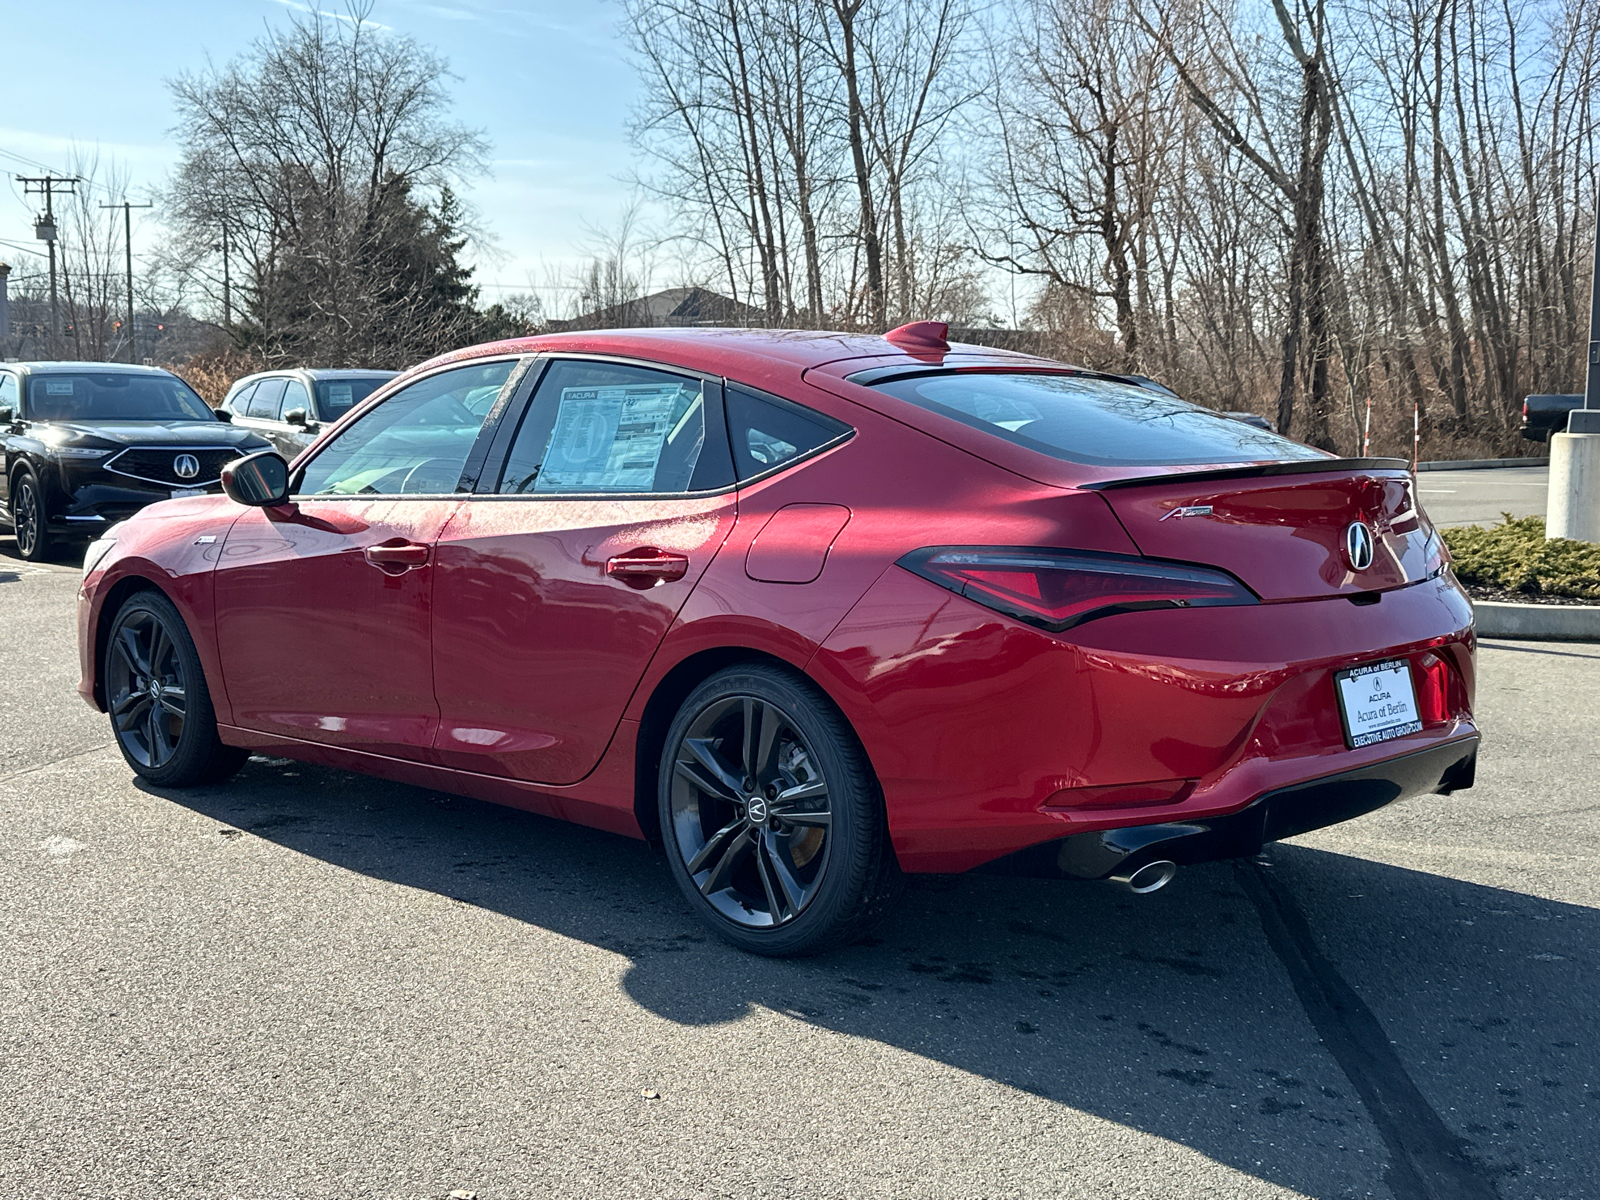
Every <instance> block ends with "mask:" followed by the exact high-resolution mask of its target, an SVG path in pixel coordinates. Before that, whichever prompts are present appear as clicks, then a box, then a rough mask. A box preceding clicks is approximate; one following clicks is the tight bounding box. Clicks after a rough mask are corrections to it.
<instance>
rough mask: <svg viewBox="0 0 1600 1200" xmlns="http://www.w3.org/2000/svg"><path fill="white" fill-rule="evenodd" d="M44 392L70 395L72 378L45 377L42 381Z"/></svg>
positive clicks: (49, 394) (46, 393)
mask: <svg viewBox="0 0 1600 1200" xmlns="http://www.w3.org/2000/svg"><path fill="white" fill-rule="evenodd" d="M44 394H45V395H46V396H70V395H72V380H70V379H46V380H45V381H44Z"/></svg>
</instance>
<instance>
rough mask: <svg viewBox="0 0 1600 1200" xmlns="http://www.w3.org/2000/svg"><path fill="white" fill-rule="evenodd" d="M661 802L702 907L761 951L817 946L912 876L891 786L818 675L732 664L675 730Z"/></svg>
mask: <svg viewBox="0 0 1600 1200" xmlns="http://www.w3.org/2000/svg"><path fill="white" fill-rule="evenodd" d="M658 779H659V782H658V787H657V804H658V810H659V814H660V818H661V831H662V840H663V842H664V843H665V845H666V851H667V861H668V863H669V865H670V866H671V869H672V875H673V878H674V879H675V880H676V881H677V884H678V887H679V889H680V890H681V891H682V892H683V894H684V897H685V898H686V899H687V900H688V901H689V905H690V907H691V908H693V909H694V911H695V913H696V915H698V916H699V917H700V919H701V920H703V921H704V922H705V923H706V924H707V925H709V926H710V927H711V928H712V929H713V930H714V931H715V932H716V933H717V934H718V936H720V937H722V938H725V939H726V940H727V941H729V942H731V943H733V944H734V945H735V946H738V947H739V948H740V949H743V950H749V951H752V952H754V953H756V954H765V955H772V956H775V957H778V956H781V957H788V956H798V955H806V954H818V953H821V952H822V951H824V950H828V949H831V948H833V947H835V946H839V945H844V944H846V943H848V942H852V941H855V940H857V939H858V938H861V937H863V936H864V935H865V934H866V933H868V932H869V931H870V930H871V929H872V928H873V927H874V926H876V925H877V924H878V923H879V922H880V921H881V920H882V919H883V918H884V917H885V916H886V915H887V914H888V911H889V909H890V907H891V905H892V903H893V901H894V899H895V898H896V896H898V895H899V892H900V888H901V884H902V880H901V876H900V870H899V866H898V864H897V863H896V862H895V857H894V851H893V849H892V847H891V846H890V844H889V833H888V823H887V820H886V819H885V814H884V807H883V795H882V792H881V790H880V789H879V787H878V781H877V777H876V776H875V775H874V774H873V772H872V766H871V764H870V763H869V762H868V761H867V756H866V752H865V751H864V750H863V749H862V748H861V743H860V742H859V741H858V740H857V739H856V736H855V733H854V731H852V730H851V728H850V726H849V724H848V723H847V722H846V721H845V719H844V718H843V717H842V716H841V715H840V714H839V712H838V710H837V709H835V708H834V707H833V705H832V704H831V703H830V702H829V701H828V699H827V697H826V696H824V695H823V694H822V693H821V692H820V691H819V690H818V689H817V688H816V687H815V686H814V685H813V684H812V683H810V682H809V681H808V680H806V679H805V678H803V677H801V676H798V675H794V674H791V673H790V672H788V671H784V670H781V669H779V668H775V667H770V666H765V665H750V666H743V667H732V668H729V669H728V670H725V671H721V672H718V673H717V674H716V675H713V676H712V677H711V678H709V679H707V680H706V681H705V682H704V683H702V684H701V685H700V686H699V687H697V688H696V689H695V690H694V691H693V692H691V693H690V694H689V696H688V698H687V699H685V700H684V702H683V705H682V707H681V708H680V709H679V710H678V715H677V717H676V718H675V719H674V720H673V722H672V725H671V726H670V727H669V728H668V730H667V737H666V744H665V746H664V747H663V750H662V756H661V764H660V772H659V777H658Z"/></svg>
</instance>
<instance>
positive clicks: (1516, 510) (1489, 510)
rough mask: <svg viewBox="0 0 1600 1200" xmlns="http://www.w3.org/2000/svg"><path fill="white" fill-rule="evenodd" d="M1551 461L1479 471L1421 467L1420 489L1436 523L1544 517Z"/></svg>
mask: <svg viewBox="0 0 1600 1200" xmlns="http://www.w3.org/2000/svg"><path fill="white" fill-rule="evenodd" d="M1549 489H1550V465H1549V462H1548V461H1546V462H1544V463H1541V464H1540V465H1539V466H1536V467H1489V468H1485V469H1483V470H1476V471H1419V472H1418V473H1417V491H1418V492H1419V493H1420V494H1421V497H1422V506H1423V508H1425V509H1427V511H1428V515H1429V516H1430V517H1432V518H1433V522H1434V524H1436V525H1498V524H1499V523H1500V520H1501V518H1502V517H1503V516H1504V515H1505V514H1506V513H1510V514H1511V515H1512V516H1513V517H1542V516H1544V515H1545V507H1546V498H1547V496H1548V494H1549Z"/></svg>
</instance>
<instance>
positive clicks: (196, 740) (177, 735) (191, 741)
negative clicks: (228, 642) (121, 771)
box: [101, 591, 249, 788]
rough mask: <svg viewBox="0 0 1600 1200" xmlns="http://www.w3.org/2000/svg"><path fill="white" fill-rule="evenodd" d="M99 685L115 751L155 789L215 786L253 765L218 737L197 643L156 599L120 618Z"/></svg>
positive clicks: (140, 601)
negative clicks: (103, 692)
mask: <svg viewBox="0 0 1600 1200" xmlns="http://www.w3.org/2000/svg"><path fill="white" fill-rule="evenodd" d="M101 678H102V679H103V680H104V681H105V697H106V709H107V711H108V712H109V713H110V714H111V730H112V733H113V734H114V735H115V737H116V739H117V748H118V749H119V750H121V751H122V757H123V758H124V759H126V760H127V763H128V765H129V766H130V767H132V768H133V769H134V770H135V771H136V772H137V773H138V774H139V775H140V776H142V777H143V778H145V779H147V780H149V781H150V782H151V783H153V784H155V785H156V786H157V787H171V788H184V787H195V786H198V785H200V784H206V783H218V782H220V781H222V780H224V779H226V778H227V777H228V776H230V775H232V774H233V773H234V772H235V771H237V770H238V769H239V768H240V767H242V766H243V765H244V763H245V760H246V759H247V758H248V757H249V752H248V751H245V750H240V749H237V748H236V747H233V746H225V745H223V744H222V740H221V739H220V738H219V737H218V736H217V714H216V710H215V709H214V708H213V707H212V704H211V693H210V691H209V689H207V687H206V677H205V672H204V671H203V670H202V669H201V666H200V655H199V653H198V652H197V651H196V650H195V648H194V639H193V638H191V637H190V636H189V630H188V628H187V627H186V626H185V625H184V623H183V617H182V616H180V615H179V613H178V610H177V609H176V608H175V607H174V606H173V604H172V601H170V600H168V599H167V598H166V597H165V596H163V595H161V594H160V593H159V592H153V591H152V592H137V593H135V594H134V595H133V596H130V597H129V598H128V600H127V602H126V603H124V604H123V606H122V608H121V609H120V610H118V612H117V615H116V619H115V620H113V621H112V623H111V632H110V634H109V635H108V636H107V638H106V657H105V668H104V673H103V674H102V676H101Z"/></svg>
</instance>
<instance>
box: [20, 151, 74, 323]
mask: <svg viewBox="0 0 1600 1200" xmlns="http://www.w3.org/2000/svg"><path fill="white" fill-rule="evenodd" d="M17 182H18V183H20V184H22V194H23V195H25V196H41V195H42V196H43V197H44V216H42V217H40V218H39V219H38V220H36V221H35V222H34V223H33V236H34V237H36V238H38V239H39V240H40V241H41V242H45V243H46V244H48V245H49V247H50V353H51V354H59V353H60V349H59V339H60V336H61V321H60V318H59V317H58V316H57V311H58V305H57V302H56V210H55V198H56V192H55V190H56V188H58V187H65V188H66V190H67V192H68V194H69V195H77V192H78V184H80V183H82V182H83V181H82V180H81V179H79V178H78V177H77V176H76V175H56V174H53V173H51V172H49V171H46V172H45V173H44V174H43V175H37V176H29V175H18V176H17Z"/></svg>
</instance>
